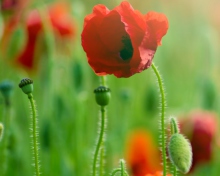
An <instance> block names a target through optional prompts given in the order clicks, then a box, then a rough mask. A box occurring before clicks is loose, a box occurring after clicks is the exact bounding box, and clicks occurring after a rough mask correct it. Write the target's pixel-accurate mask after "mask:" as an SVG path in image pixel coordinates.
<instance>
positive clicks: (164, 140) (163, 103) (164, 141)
mask: <svg viewBox="0 0 220 176" xmlns="http://www.w3.org/2000/svg"><path fill="white" fill-rule="evenodd" d="M152 68H153V71H154V73H155V75H156V77H157V81H158V86H159V89H160V94H161V119H160V128H161V133H162V134H161V137H162V139H161V140H162V141H161V142H162V159H163V176H166V172H167V170H166V166H167V160H166V132H165V117H164V116H165V94H164V88H163V82H162V78H161V76H160V73H159V71H158V70H157V68H156V67H155V66H154V64H152Z"/></svg>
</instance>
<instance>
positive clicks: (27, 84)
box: [19, 78, 34, 94]
mask: <svg viewBox="0 0 220 176" xmlns="http://www.w3.org/2000/svg"><path fill="white" fill-rule="evenodd" d="M19 87H20V88H21V89H22V91H23V92H24V93H25V94H29V93H32V92H33V90H34V86H33V80H31V79H29V78H24V79H22V80H21V82H20V83H19Z"/></svg>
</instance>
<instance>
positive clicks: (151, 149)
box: [126, 131, 162, 176]
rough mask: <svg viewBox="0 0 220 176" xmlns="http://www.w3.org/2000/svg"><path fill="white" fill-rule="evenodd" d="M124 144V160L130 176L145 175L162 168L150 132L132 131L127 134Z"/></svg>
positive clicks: (157, 150)
mask: <svg viewBox="0 0 220 176" xmlns="http://www.w3.org/2000/svg"><path fill="white" fill-rule="evenodd" d="M126 146H128V147H127V150H126V156H127V157H126V161H127V166H128V168H130V171H131V175H132V176H146V174H154V173H155V172H157V171H158V170H161V169H162V167H161V165H160V153H159V149H158V148H157V146H156V145H155V143H154V141H153V138H152V136H151V134H150V133H148V132H146V131H136V132H134V133H133V134H132V135H131V136H129V139H128V143H127V145H126Z"/></svg>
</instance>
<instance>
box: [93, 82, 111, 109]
mask: <svg viewBox="0 0 220 176" xmlns="http://www.w3.org/2000/svg"><path fill="white" fill-rule="evenodd" d="M94 93H95V99H96V103H97V104H98V105H100V106H106V105H108V103H109V100H110V98H111V93H110V89H109V88H107V87H104V86H99V87H98V88H96V89H95V90H94Z"/></svg>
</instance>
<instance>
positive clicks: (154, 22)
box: [145, 12, 169, 45]
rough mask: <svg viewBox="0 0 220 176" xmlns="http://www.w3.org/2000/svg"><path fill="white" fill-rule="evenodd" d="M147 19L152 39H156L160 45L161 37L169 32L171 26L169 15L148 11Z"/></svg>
mask: <svg viewBox="0 0 220 176" xmlns="http://www.w3.org/2000/svg"><path fill="white" fill-rule="evenodd" d="M145 19H146V22H147V26H148V31H149V33H150V38H151V40H155V41H156V42H157V45H160V44H161V39H162V37H163V36H164V35H165V34H166V33H167V30H168V27H169V24H168V20H167V17H166V16H165V15H164V14H161V13H157V12H148V13H147V14H146V15H145Z"/></svg>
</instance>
